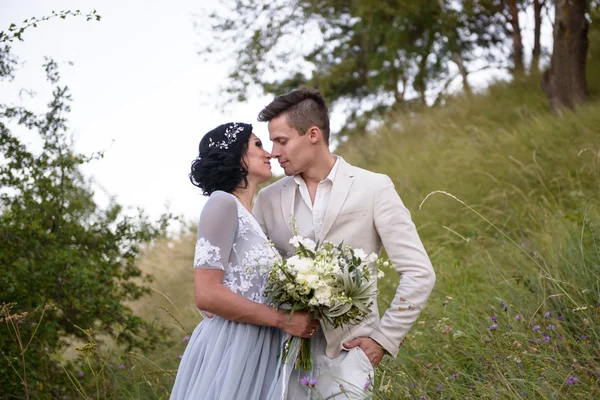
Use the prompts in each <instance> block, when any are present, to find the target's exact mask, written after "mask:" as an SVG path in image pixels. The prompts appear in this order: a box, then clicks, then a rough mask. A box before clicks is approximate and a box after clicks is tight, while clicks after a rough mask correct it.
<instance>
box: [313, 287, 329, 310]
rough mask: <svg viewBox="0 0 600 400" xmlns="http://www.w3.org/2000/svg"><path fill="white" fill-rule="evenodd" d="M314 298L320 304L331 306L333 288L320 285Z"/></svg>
mask: <svg viewBox="0 0 600 400" xmlns="http://www.w3.org/2000/svg"><path fill="white" fill-rule="evenodd" d="M314 298H315V299H317V302H318V303H319V304H322V305H324V306H329V305H330V304H331V287H329V286H327V285H320V286H319V287H318V288H317V290H315V297H314Z"/></svg>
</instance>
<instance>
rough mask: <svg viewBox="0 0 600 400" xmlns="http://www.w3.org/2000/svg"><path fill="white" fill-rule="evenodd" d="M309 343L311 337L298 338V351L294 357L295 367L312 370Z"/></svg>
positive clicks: (310, 342)
mask: <svg viewBox="0 0 600 400" xmlns="http://www.w3.org/2000/svg"><path fill="white" fill-rule="evenodd" d="M311 344H312V340H311V339H300V352H299V353H298V358H297V359H296V369H303V370H304V371H311V370H312V350H311Z"/></svg>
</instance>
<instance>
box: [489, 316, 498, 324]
mask: <svg viewBox="0 0 600 400" xmlns="http://www.w3.org/2000/svg"><path fill="white" fill-rule="evenodd" d="M490 321H492V322H498V318H497V317H496V316H495V315H492V316H491V317H490Z"/></svg>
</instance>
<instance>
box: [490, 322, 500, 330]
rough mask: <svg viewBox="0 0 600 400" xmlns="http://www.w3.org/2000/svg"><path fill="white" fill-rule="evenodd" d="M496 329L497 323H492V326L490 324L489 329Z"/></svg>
mask: <svg viewBox="0 0 600 400" xmlns="http://www.w3.org/2000/svg"><path fill="white" fill-rule="evenodd" d="M496 329H498V324H492V326H490V331H495V330H496Z"/></svg>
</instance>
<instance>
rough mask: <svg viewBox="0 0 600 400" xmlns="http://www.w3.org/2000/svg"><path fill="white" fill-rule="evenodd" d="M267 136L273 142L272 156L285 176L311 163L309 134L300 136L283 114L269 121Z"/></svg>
mask: <svg viewBox="0 0 600 400" xmlns="http://www.w3.org/2000/svg"><path fill="white" fill-rule="evenodd" d="M269 136H270V138H271V141H272V142H273V152H272V156H273V157H274V158H277V161H279V165H281V168H283V170H284V172H285V174H286V175H287V176H293V175H297V174H299V173H301V172H303V171H304V170H305V169H306V168H307V167H308V166H309V165H310V164H311V163H312V160H313V158H314V148H313V146H312V145H311V141H310V138H309V135H306V134H305V135H302V136H300V135H299V134H298V132H297V131H296V129H294V128H292V127H291V126H290V125H289V124H288V122H287V117H286V116H285V114H281V115H279V116H277V117H275V118H273V119H272V120H271V121H269Z"/></svg>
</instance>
